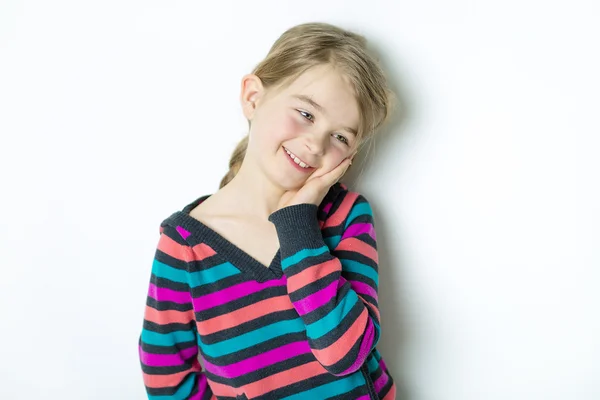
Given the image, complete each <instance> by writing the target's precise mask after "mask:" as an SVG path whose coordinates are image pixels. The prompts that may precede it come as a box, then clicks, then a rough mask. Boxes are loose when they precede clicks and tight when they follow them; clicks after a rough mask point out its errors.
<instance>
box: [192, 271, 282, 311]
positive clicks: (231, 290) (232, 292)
mask: <svg viewBox="0 0 600 400" xmlns="http://www.w3.org/2000/svg"><path fill="white" fill-rule="evenodd" d="M286 279H287V277H286V276H285V275H282V276H281V278H280V279H277V280H275V279H274V280H269V281H266V282H263V283H260V282H257V281H251V282H244V283H240V284H239V285H233V286H230V287H228V288H227V289H222V290H219V291H218V292H213V293H211V294H207V295H204V296H200V297H196V298H193V299H192V303H193V304H194V310H195V311H203V310H206V309H208V308H212V307H216V306H220V305H222V304H225V303H229V302H230V301H232V300H235V299H239V298H242V297H245V296H249V295H251V294H253V293H256V292H260V291H261V290H263V289H266V288H268V287H273V286H284V285H285V282H286Z"/></svg>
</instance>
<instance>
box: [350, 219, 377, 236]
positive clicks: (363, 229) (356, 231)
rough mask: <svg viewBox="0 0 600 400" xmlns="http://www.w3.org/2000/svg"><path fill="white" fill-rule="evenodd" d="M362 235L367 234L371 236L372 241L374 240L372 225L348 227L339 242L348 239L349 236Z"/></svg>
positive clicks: (362, 224)
mask: <svg viewBox="0 0 600 400" xmlns="http://www.w3.org/2000/svg"><path fill="white" fill-rule="evenodd" d="M363 233H368V234H369V235H371V237H372V238H373V239H375V240H376V237H375V236H376V235H375V229H374V228H373V225H372V224H370V223H368V222H362V223H358V224H352V225H350V226H349V227H348V229H346V230H345V231H344V234H343V235H342V239H341V240H343V239H345V238H347V237H350V236H358V235H361V234H363Z"/></svg>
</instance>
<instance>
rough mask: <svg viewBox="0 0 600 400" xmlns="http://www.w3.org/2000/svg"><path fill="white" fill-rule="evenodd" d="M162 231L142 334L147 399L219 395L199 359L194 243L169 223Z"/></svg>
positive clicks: (140, 351) (211, 396)
mask: <svg viewBox="0 0 600 400" xmlns="http://www.w3.org/2000/svg"><path fill="white" fill-rule="evenodd" d="M160 230H161V234H160V238H159V241H158V246H157V249H156V252H155V256H154V262H153V264H152V274H151V277H150V285H149V289H148V297H147V300H146V307H145V312H144V325H143V329H142V333H141V335H140V338H139V357H140V362H141V366H142V372H143V379H144V385H145V387H146V391H147V393H148V398H149V399H154V398H155V396H156V398H157V399H159V398H160V399H163V398H169V399H188V398H193V399H199V400H200V399H202V400H208V399H215V397H214V396H213V394H212V391H211V389H210V387H209V386H208V383H207V380H206V376H205V375H204V373H203V372H202V367H201V365H200V363H199V362H198V359H197V356H198V344H197V340H196V337H197V334H196V320H195V317H194V310H193V307H192V300H191V295H190V288H189V284H188V260H189V257H188V256H187V254H189V253H188V252H189V247H187V246H186V245H185V242H184V241H183V239H182V238H181V236H180V235H179V233H178V232H177V231H176V230H175V229H174V228H172V227H170V226H167V225H164V226H161V228H160Z"/></svg>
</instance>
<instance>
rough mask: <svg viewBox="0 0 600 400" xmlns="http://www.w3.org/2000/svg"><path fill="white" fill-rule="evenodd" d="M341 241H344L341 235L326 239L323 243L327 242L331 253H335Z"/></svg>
mask: <svg viewBox="0 0 600 400" xmlns="http://www.w3.org/2000/svg"><path fill="white" fill-rule="evenodd" d="M341 239H342V236H341V235H335V236H329V237H324V238H323V241H324V242H325V244H326V245H327V247H329V251H333V250H334V249H335V248H336V247H337V246H338V244H340V240H341Z"/></svg>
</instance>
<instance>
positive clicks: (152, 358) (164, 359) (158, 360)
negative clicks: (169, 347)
mask: <svg viewBox="0 0 600 400" xmlns="http://www.w3.org/2000/svg"><path fill="white" fill-rule="evenodd" d="M197 351H198V350H197V348H196V347H190V348H187V349H184V350H181V351H180V352H179V353H176V354H153V353H147V352H145V351H144V350H142V347H141V346H139V352H140V358H141V360H142V363H144V365H147V366H149V367H173V366H176V365H182V364H183V363H185V361H186V360H188V359H190V358H191V357H194V355H196V354H197Z"/></svg>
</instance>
